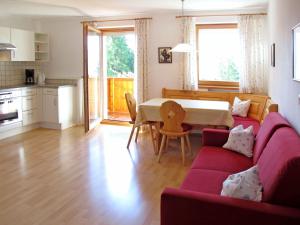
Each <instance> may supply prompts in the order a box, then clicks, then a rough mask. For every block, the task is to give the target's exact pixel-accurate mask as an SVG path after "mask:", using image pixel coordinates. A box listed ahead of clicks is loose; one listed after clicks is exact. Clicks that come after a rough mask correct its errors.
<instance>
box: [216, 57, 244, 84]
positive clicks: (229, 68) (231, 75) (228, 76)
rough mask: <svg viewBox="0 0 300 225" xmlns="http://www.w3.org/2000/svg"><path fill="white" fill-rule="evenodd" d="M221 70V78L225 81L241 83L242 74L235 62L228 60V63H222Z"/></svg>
mask: <svg viewBox="0 0 300 225" xmlns="http://www.w3.org/2000/svg"><path fill="white" fill-rule="evenodd" d="M219 68H220V77H221V80H224V81H239V79H240V73H239V71H238V68H237V66H236V64H235V62H234V61H233V60H232V59H228V61H227V62H225V63H221V64H220V65H219Z"/></svg>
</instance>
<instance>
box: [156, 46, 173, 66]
mask: <svg viewBox="0 0 300 225" xmlns="http://www.w3.org/2000/svg"><path fill="white" fill-rule="evenodd" d="M171 49H172V48H171V47H160V48H158V62H159V63H172V52H170V51H171Z"/></svg>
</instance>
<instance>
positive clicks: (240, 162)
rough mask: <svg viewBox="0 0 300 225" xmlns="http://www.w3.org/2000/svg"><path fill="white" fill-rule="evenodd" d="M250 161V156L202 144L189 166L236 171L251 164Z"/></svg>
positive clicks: (229, 171) (244, 168)
mask: <svg viewBox="0 0 300 225" xmlns="http://www.w3.org/2000/svg"><path fill="white" fill-rule="evenodd" d="M252 162H253V161H252V158H248V157H246V156H243V155H241V154H239V153H236V152H233V151H230V150H226V149H223V148H221V147H214V146H203V147H202V148H201V150H200V151H199V153H198V155H197V157H196V159H195V160H194V162H193V164H192V167H191V168H192V169H208V170H219V171H224V172H228V173H237V172H240V171H243V170H246V169H248V168H250V167H251V166H253V163H252Z"/></svg>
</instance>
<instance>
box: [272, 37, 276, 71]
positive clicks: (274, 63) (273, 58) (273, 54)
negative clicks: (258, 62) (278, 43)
mask: <svg viewBox="0 0 300 225" xmlns="http://www.w3.org/2000/svg"><path fill="white" fill-rule="evenodd" d="M275 51H276V50H275V43H273V44H272V45H271V66H272V67H275V65H276V59H275V57H276V54H275V53H276V52H275Z"/></svg>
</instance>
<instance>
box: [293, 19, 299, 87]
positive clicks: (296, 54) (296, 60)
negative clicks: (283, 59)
mask: <svg viewBox="0 0 300 225" xmlns="http://www.w3.org/2000/svg"><path fill="white" fill-rule="evenodd" d="M293 71H294V73H293V76H294V77H293V78H294V80H296V81H300V24H298V25H297V26H295V27H294V28H293Z"/></svg>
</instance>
